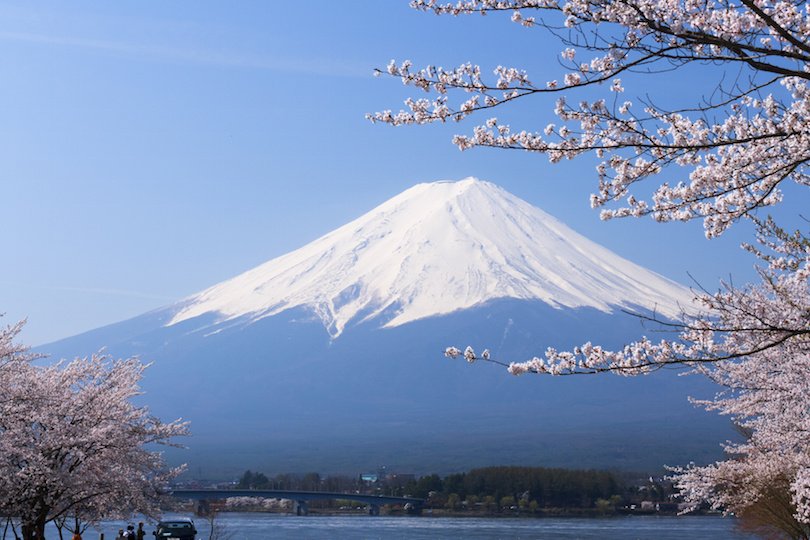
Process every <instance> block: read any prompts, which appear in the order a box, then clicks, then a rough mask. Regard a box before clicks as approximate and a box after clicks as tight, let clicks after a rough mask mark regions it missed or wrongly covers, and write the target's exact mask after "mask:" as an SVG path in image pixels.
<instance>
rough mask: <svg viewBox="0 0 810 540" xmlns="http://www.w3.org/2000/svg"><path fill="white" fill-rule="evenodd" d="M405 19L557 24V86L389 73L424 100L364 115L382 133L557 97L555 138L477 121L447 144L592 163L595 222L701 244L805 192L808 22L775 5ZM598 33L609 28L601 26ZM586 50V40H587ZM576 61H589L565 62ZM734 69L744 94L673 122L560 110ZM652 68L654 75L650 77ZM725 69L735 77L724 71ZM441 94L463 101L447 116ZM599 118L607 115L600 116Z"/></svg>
mask: <svg viewBox="0 0 810 540" xmlns="http://www.w3.org/2000/svg"><path fill="white" fill-rule="evenodd" d="M411 5H412V6H413V7H415V8H416V9H419V10H423V11H432V12H435V13H438V14H451V15H461V14H469V13H476V12H478V13H487V12H490V11H507V12H511V13H512V14H513V16H512V18H513V20H515V21H516V22H519V23H520V24H522V25H524V26H551V25H552V23H547V22H545V21H543V20H542V19H537V18H534V17H529V16H528V15H526V12H528V11H529V10H534V11H538V12H540V13H558V14H559V15H560V16H561V17H563V18H564V24H565V25H566V26H568V27H569V28H570V36H571V37H569V38H564V39H563V41H564V42H565V45H566V48H565V49H564V50H563V51H562V61H563V63H564V65H566V66H567V68H568V70H567V72H566V73H564V75H563V76H562V77H561V80H562V83H560V82H559V80H558V79H554V80H549V81H546V82H545V83H535V82H533V81H532V80H531V79H530V77H529V75H528V74H527V73H526V72H525V71H524V70H521V69H519V68H516V67H503V66H498V67H496V68H494V69H493V71H492V74H493V76H492V77H491V78H485V77H484V76H483V75H482V73H483V70H482V68H481V67H480V66H478V65H474V64H471V63H467V64H464V65H461V66H459V67H457V68H454V69H443V68H439V67H435V66H428V67H426V68H424V69H419V70H415V69H413V65H412V63H411V62H410V61H404V62H401V63H399V64H397V63H396V62H394V61H392V62H391V63H390V64H389V65H388V68H387V73H388V74H389V75H392V76H396V77H400V78H401V80H402V82H403V83H404V84H406V85H410V86H414V87H416V88H419V89H421V90H424V91H425V92H427V93H433V94H434V95H435V97H434V98H433V99H428V98H421V99H416V100H414V99H408V100H407V101H406V102H405V105H406V108H405V109H403V110H400V111H398V112H392V111H390V110H386V111H382V112H377V113H374V114H370V115H368V118H369V119H371V120H372V121H375V122H384V123H388V124H393V125H402V124H424V123H429V122H436V121H440V122H446V121H447V120H455V121H459V120H462V119H464V118H466V117H467V116H469V115H471V114H474V113H477V112H481V111H484V110H489V109H494V108H496V107H502V106H504V105H506V104H508V103H510V102H512V101H515V100H517V99H523V98H526V97H528V96H530V95H534V94H540V93H550V92H555V93H559V92H562V93H563V95H562V96H561V97H560V99H559V100H558V103H557V106H556V108H555V110H554V113H555V115H556V116H557V117H558V120H559V124H560V125H556V124H549V126H548V127H547V128H546V129H545V130H542V131H536V130H526V129H513V128H512V127H511V126H510V125H508V124H503V123H501V122H499V121H498V119H497V117H490V118H488V119H487V120H486V121H484V122H483V123H481V124H480V125H478V126H476V127H474V128H473V130H472V133H471V134H467V135H457V136H455V137H454V139H453V141H454V143H455V144H456V145H457V146H458V147H459V148H460V149H462V150H466V149H469V148H473V147H494V148H513V149H523V150H527V151H533V152H541V153H545V154H547V155H548V157H549V159H550V160H551V161H552V162H557V161H560V160H562V159H572V158H574V157H577V156H579V155H581V154H584V153H595V154H596V155H597V156H598V157H599V158H600V159H601V161H600V163H599V164H598V166H597V173H598V179H599V180H598V187H597V190H596V191H595V193H594V194H593V195H592V197H591V204H592V205H593V206H594V207H598V208H601V209H602V217H603V218H604V219H610V218H614V217H624V216H646V215H650V216H652V217H653V218H654V219H656V220H659V221H685V220H690V219H694V218H701V219H703V220H704V227H705V233H706V235H707V236H708V237H713V236H717V235H719V234H722V233H723V232H724V231H725V230H726V229H728V227H729V226H731V225H732V224H733V223H734V222H735V221H736V220H738V219H739V218H741V217H744V216H747V215H749V214H750V213H751V212H752V211H753V210H754V209H755V208H759V207H764V206H771V205H774V204H776V203H778V202H779V201H780V200H781V198H782V193H781V190H780V185H781V184H782V183H783V182H784V181H786V180H787V181H792V182H795V183H798V184H800V185H804V186H808V185H810V177H809V176H808V172H807V161H808V160H810V100H808V97H810V90H808V86H807V81H808V79H810V67H808V62H807V61H808V59H810V38H809V37H808V36H810V14H808V13H807V12H806V10H802V9H799V8H798V7H797V5H795V4H793V3H789V2H783V1H772V0H757V1H753V0H746V1H743V2H742V3H740V4H735V3H734V2H732V1H730V0H720V1H710V2H696V1H693V0H680V1H677V2H669V1H663V0H630V1H628V2H613V1H609V0H597V1H593V0H567V1H563V2H557V1H555V0H461V1H458V2H454V3H444V2H438V1H435V0H415V1H413V2H412V3H411ZM608 23H611V24H608ZM594 36H596V37H594ZM581 51H585V52H586V53H590V54H592V55H593V56H592V57H591V58H590V59H587V60H585V61H577V60H576V58H577V56H579V55H580V52H581ZM705 62H715V63H717V62H722V63H726V64H736V65H739V69H740V70H741V73H744V74H746V76H747V77H748V78H749V81H750V83H749V84H748V85H739V84H735V85H733V86H732V87H729V88H724V87H722V86H719V87H718V89H717V91H716V92H715V95H716V96H718V97H717V98H715V99H713V100H707V101H705V102H701V103H698V104H696V106H695V107H692V108H686V109H683V110H664V109H662V108H659V107H655V106H653V105H651V104H647V105H646V106H644V107H641V108H640V109H639V110H638V111H636V107H634V104H633V102H632V101H631V100H624V101H616V100H614V99H610V100H608V99H607V98H605V99H597V100H594V101H579V102H577V103H569V100H568V99H566V97H567V95H568V94H570V91H571V90H572V89H574V88H577V87H584V86H592V85H605V86H607V88H608V93H609V94H610V95H614V96H615V95H617V94H620V93H622V92H624V91H625V85H624V83H623V81H622V77H621V75H622V74H623V73H625V72H631V71H636V72H638V71H642V70H644V71H647V72H653V71H654V70H656V69H657V68H658V67H661V68H663V69H668V70H669V69H674V68H677V67H680V66H684V65H686V64H689V63H705ZM658 64H666V66H658ZM734 67H735V68H737V66H734ZM452 91H458V92H461V93H462V95H464V94H466V96H465V97H463V98H462V99H461V100H460V101H459V102H458V103H457V104H455V105H452V104H451V103H450V101H449V100H450V93H451V92H452ZM609 102H610V103H611V105H608V103H609ZM670 169H673V170H674V169H677V170H680V169H683V170H684V173H682V175H683V176H682V178H681V179H680V181H677V182H674V183H673V182H668V181H663V180H661V181H659V185H658V186H657V188H656V189H655V190H654V193H653V194H652V195H651V196H644V197H642V196H641V195H640V193H639V190H638V189H636V188H637V186H636V184H638V183H639V182H642V181H644V180H649V179H652V178H654V177H661V176H662V175H663V173H664V171H666V170H670Z"/></svg>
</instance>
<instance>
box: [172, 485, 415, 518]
mask: <svg viewBox="0 0 810 540" xmlns="http://www.w3.org/2000/svg"><path fill="white" fill-rule="evenodd" d="M170 495H171V496H172V497H175V498H177V499H185V500H195V501H216V500H222V499H227V498H229V497H261V498H264V499H288V500H291V501H293V502H294V503H295V513H296V514H297V515H299V516H305V515H307V514H308V513H309V504H308V503H309V501H323V500H335V499H340V500H347V501H355V502H359V503H362V504H365V505H367V506H368V513H369V515H372V516H377V515H379V514H380V506H383V505H385V504H397V505H402V506H403V507H404V508H405V510H406V511H407V512H408V513H411V514H421V513H422V504H423V503H424V502H425V500H424V499H417V498H414V497H389V496H384V495H363V494H360V493H334V492H328V491H287V490H280V489H175V490H172V491H171V493H170Z"/></svg>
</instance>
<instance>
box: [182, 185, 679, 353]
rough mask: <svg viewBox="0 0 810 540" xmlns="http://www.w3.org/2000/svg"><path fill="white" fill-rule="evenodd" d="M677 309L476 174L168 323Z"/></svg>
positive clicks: (230, 284) (211, 294)
mask: <svg viewBox="0 0 810 540" xmlns="http://www.w3.org/2000/svg"><path fill="white" fill-rule="evenodd" d="M499 298H516V299H537V300H541V301H543V302H546V303H548V304H550V305H552V306H554V307H568V308H576V307H592V308H596V309H598V310H601V311H605V312H610V311H612V310H614V309H616V308H632V307H634V306H642V307H647V308H650V309H656V310H657V311H658V313H661V314H663V315H665V316H670V317H671V316H675V315H677V314H678V313H679V305H684V306H685V305H687V304H688V303H689V302H690V301H691V298H692V295H691V293H690V292H689V291H688V290H687V289H685V288H684V287H682V286H681V285H678V284H676V283H675V282H673V281H670V280H668V279H666V278H664V277H662V276H660V275H658V274H655V273H653V272H651V271H649V270H646V269H644V268H641V267H640V266H638V265H636V264H633V263H631V262H630V261H627V260H625V259H622V258H621V257H619V256H617V255H615V254H614V253H612V252H610V251H608V250H607V249H605V248H603V247H601V246H599V245H597V244H595V243H593V242H591V241H590V240H588V239H587V238H585V237H583V236H582V235H580V234H578V233H576V232H574V231H573V230H571V229H570V228H568V227H567V226H566V225H564V224H563V223H561V222H560V221H558V220H556V219H555V218H553V217H551V216H549V215H548V214H546V213H545V212H543V211H542V210H540V209H538V208H536V207H534V206H532V205H530V204H529V203H527V202H525V201H523V200H521V199H519V198H517V197H515V196H514V195H512V194H510V193H508V192H506V191H505V190H503V189H501V188H500V187H498V186H496V185H494V184H491V183H489V182H484V181H481V180H478V179H476V178H466V179H464V180H461V181H457V182H451V181H442V182H434V183H425V184H418V185H416V186H414V187H412V188H410V189H408V190H406V191H404V192H402V193H400V194H399V195H397V196H395V197H393V198H392V199H389V200H388V201H386V202H385V203H383V204H381V205H380V206H378V207H377V208H374V209H373V210H371V211H370V212H368V213H366V214H365V215H363V216H361V217H359V218H357V219H356V220H354V221H352V222H350V223H347V224H346V225H344V226H342V227H340V228H338V229H336V230H334V231H332V232H330V233H328V234H326V235H324V236H322V237H321V238H319V239H317V240H315V241H313V242H311V243H309V244H307V245H305V246H304V247H302V248H300V249H297V250H295V251H292V252H290V253H287V254H286V255H282V256H280V257H277V258H275V259H272V260H270V261H268V262H266V263H264V264H262V265H260V266H257V267H256V268H254V269H252V270H249V271H247V272H245V273H243V274H241V275H239V276H237V277H235V278H233V279H230V280H228V281H225V282H222V283H220V284H218V285H215V286H213V287H211V288H209V289H207V290H205V291H203V292H201V293H199V294H196V295H194V296H192V297H190V298H188V299H186V300H185V301H183V302H182V303H181V304H180V306H181V307H180V308H179V309H178V311H177V312H176V313H175V315H174V317H173V318H172V319H171V321H170V322H169V323H168V324H169V325H172V324H176V323H178V322H181V321H184V320H187V319H191V318H193V317H197V316H199V315H202V314H205V313H212V312H213V313H216V314H217V316H218V317H219V320H220V321H224V320H230V319H235V318H237V317H242V316H248V318H249V319H254V320H255V319H259V318H262V317H267V316H271V315H275V314H277V313H280V312H282V311H284V310H286V309H289V308H294V307H301V306H303V307H307V308H310V309H312V310H313V311H314V312H315V313H316V314H317V315H318V317H320V319H321V320H322V321H323V323H324V325H325V326H326V328H327V330H328V331H329V333H330V334H331V335H332V336H333V337H337V336H338V335H340V333H341V332H343V330H344V329H345V328H346V325H347V324H349V323H350V322H352V323H354V322H360V321H362V320H367V319H371V318H374V317H377V316H380V315H383V314H384V315H385V317H386V318H385V319H383V322H384V325H385V326H388V327H392V326H398V325H402V324H405V323H407V322H411V321H415V320H417V319H422V318H425V317H430V316H433V315H443V314H448V313H451V312H454V311H456V310H461V309H465V308H469V307H472V306H476V305H479V304H482V303H484V302H487V301H489V300H493V299H499Z"/></svg>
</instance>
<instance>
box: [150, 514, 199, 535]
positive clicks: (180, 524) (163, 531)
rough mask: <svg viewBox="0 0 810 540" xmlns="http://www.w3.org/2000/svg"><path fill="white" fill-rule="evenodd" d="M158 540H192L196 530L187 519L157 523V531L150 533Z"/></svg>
mask: <svg viewBox="0 0 810 540" xmlns="http://www.w3.org/2000/svg"><path fill="white" fill-rule="evenodd" d="M152 534H153V535H155V538H157V539H158V540H194V538H195V537H196V535H197V528H196V527H195V526H194V522H193V521H192V520H190V519H188V518H179V519H168V520H166V521H159V522H158V524H157V530H156V531H155V532H153V533H152Z"/></svg>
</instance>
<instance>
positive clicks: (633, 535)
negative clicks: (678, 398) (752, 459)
mask: <svg viewBox="0 0 810 540" xmlns="http://www.w3.org/2000/svg"><path fill="white" fill-rule="evenodd" d="M217 520H218V523H219V524H220V525H221V526H222V527H223V532H224V533H225V534H224V535H223V536H221V537H220V538H219V540H226V539H229V540H260V539H263V538H281V539H297V540H299V539H300V540H307V539H321V538H326V539H336V540H344V539H345V540H349V539H351V540H362V539H380V540H389V539H390V540H405V539H417V540H418V539H436V538H446V539H451V538H452V539H454V540H455V539H459V538H465V539H466V538H471V539H480V540H484V539H486V540H496V539H503V540H507V539H510V540H517V539H520V540H527V539H533V540H553V539H554V540H556V539H561V540H577V539H583V540H683V539H689V540H753V539H754V538H755V537H753V536H750V535H746V534H742V533H739V532H737V531H736V530H735V529H734V520H733V519H728V518H721V517H704V516H694V517H693V516H682V517H654V516H630V517H615V518H595V519H589V518H579V519H570V518H538V519H534V518H523V519H521V518H516V519H510V518H501V519H493V518H448V517H441V518H432V517H428V516H422V517H405V516H401V517H400V516H397V517H386V516H375V517H372V516H306V517H298V516H292V515H279V514H250V513H245V514H242V513H228V514H221V515H220V516H219V517H218V518H217ZM195 522H196V524H197V529H198V530H199V534H198V535H197V538H198V540H207V539H208V537H209V535H208V532H209V529H208V524H207V523H206V522H205V520H203V519H201V518H200V519H196V520H195ZM153 525H154V524H149V525H147V526H146V527H145V528H146V530H147V531H148V532H149V533H151V532H152V530H153V529H154V527H153ZM120 526H121V524H119V523H109V524H106V526H105V527H103V532H104V536H105V540H114V538H115V533H116V532H117V531H118V528H120ZM55 538H58V536H56V533H55V532H54V533H51V534H50V535H49V536H48V540H51V539H55ZM98 538H99V533H98V532H97V531H92V530H90V531H87V534H85V536H84V540H98ZM152 538H154V537H153V536H151V534H149V535H148V536H147V539H152Z"/></svg>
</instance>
